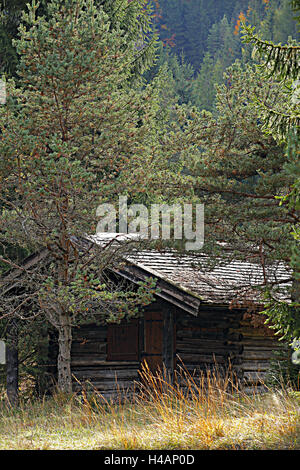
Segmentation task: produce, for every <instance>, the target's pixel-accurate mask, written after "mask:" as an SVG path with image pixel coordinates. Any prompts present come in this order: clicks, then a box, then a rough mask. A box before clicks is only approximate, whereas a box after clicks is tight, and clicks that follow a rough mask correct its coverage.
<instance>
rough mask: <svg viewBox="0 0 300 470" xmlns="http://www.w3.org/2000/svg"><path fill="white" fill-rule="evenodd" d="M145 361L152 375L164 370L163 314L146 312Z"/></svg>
mask: <svg viewBox="0 0 300 470" xmlns="http://www.w3.org/2000/svg"><path fill="white" fill-rule="evenodd" d="M144 360H145V361H146V362H147V364H148V367H149V369H150V371H151V372H152V373H156V372H157V371H159V370H161V371H162V369H163V314H162V313H161V312H145V315H144Z"/></svg>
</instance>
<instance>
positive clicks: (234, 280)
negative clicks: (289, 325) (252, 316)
mask: <svg viewBox="0 0 300 470" xmlns="http://www.w3.org/2000/svg"><path fill="white" fill-rule="evenodd" d="M93 240H94V241H95V242H96V243H97V244H98V243H99V244H101V243H102V241H103V239H102V237H101V236H99V235H98V236H97V237H93ZM123 240H124V239H123ZM208 265H209V263H208V257H207V256H206V255H204V254H203V253H200V254H199V255H198V256H190V255H187V254H185V255H180V254H179V253H176V252H174V251H172V250H168V251H155V250H142V251H136V252H130V254H129V255H128V256H127V264H126V268H124V269H125V270H127V271H128V272H132V273H133V272H134V273H135V274H136V275H139V273H140V275H141V278H142V277H143V276H142V273H144V274H146V275H148V276H151V277H155V278H158V279H163V280H164V281H166V282H169V283H171V284H172V285H175V286H177V287H178V288H179V289H181V290H183V291H184V292H186V293H188V294H190V295H191V296H194V297H196V298H198V299H200V300H201V301H202V302H205V303H217V304H229V303H231V304H234V303H235V302H236V304H237V306H238V305H241V304H242V303H249V302H253V303H256V304H257V303H261V301H262V293H261V288H263V287H264V286H265V285H266V283H267V284H268V285H269V286H272V288H273V291H272V293H273V295H274V297H275V298H277V299H278V300H288V295H289V294H288V291H287V288H288V287H289V286H290V285H291V270H290V269H288V267H287V266H286V265H285V264H284V263H282V262H277V263H274V264H272V266H267V267H264V268H263V267H262V266H261V265H259V264H256V263H250V262H246V261H229V262H228V263H224V261H223V262H222V264H219V265H216V266H215V267H214V268H212V269H211V268H210V269H209V268H208Z"/></svg>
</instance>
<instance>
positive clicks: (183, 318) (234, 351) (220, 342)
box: [176, 307, 281, 390]
mask: <svg viewBox="0 0 300 470" xmlns="http://www.w3.org/2000/svg"><path fill="white" fill-rule="evenodd" d="M243 316H244V313H243V312H241V311H239V310H229V309H221V308H216V307H215V308H214V307H211V308H209V307H203V308H202V309H201V311H200V313H199V316H198V317H197V318H195V317H190V316H189V315H188V316H187V315H186V314H184V313H183V312H180V311H178V312H177V320H176V326H177V329H176V356H177V362H176V364H177V373H179V371H180V368H182V367H184V369H185V370H186V371H187V372H188V373H189V374H191V375H192V376H194V377H195V376H196V377H197V376H199V377H200V376H201V377H203V374H204V375H205V374H206V373H207V372H208V371H211V372H212V371H213V370H214V371H216V370H217V373H218V374H219V375H220V376H222V374H224V373H226V372H228V373H231V375H232V378H233V380H234V381H235V382H236V383H239V386H241V387H242V388H243V389H244V390H250V389H251V388H253V387H256V388H259V387H261V388H263V386H264V381H265V380H266V378H267V376H268V373H269V371H270V361H271V359H272V356H273V352H274V351H276V350H279V349H280V348H281V345H280V343H279V342H278V340H277V338H276V337H274V335H272V334H270V330H268V333H267V334H266V330H264V329H263V328H255V327H253V326H252V325H251V323H250V320H244V319H243Z"/></svg>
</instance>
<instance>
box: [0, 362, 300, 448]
mask: <svg viewBox="0 0 300 470" xmlns="http://www.w3.org/2000/svg"><path fill="white" fill-rule="evenodd" d="M141 379H142V383H143V384H144V385H143V386H142V387H141V390H140V392H139V393H138V394H137V395H136V400H135V402H134V403H132V401H130V400H119V401H117V402H115V403H111V402H108V401H107V400H105V399H104V398H103V397H102V396H101V395H100V394H99V393H97V392H96V391H94V393H90V394H87V393H82V394H81V395H80V396H78V395H75V394H74V395H73V396H71V397H68V398H66V397H64V396H62V395H60V394H56V395H55V396H54V397H52V398H51V399H44V400H34V401H27V402H26V403H23V404H21V405H20V407H19V408H18V409H17V410H12V409H11V408H9V407H7V406H5V405H4V404H3V400H2V405H1V407H0V449H118V450H119V449H127V450H135V449H147V450H151V449H168V450H170V449H174V450H175V449H176V450H177V449H187V450H191V449H193V450H196V449H210V450H212V449H233V450H234V449H289V450H295V449H300V420H299V415H300V413H299V412H300V397H299V395H298V394H297V393H295V392H292V391H291V390H289V389H284V388H281V389H280V390H277V391H271V390H270V391H267V392H266V393H264V394H261V393H256V392H253V394H252V395H247V394H244V393H241V392H238V391H237V389H236V386H235V384H234V381H233V380H232V377H230V375H229V374H228V376H226V377H225V378H224V377H223V378H222V379H221V378H220V377H219V376H218V374H211V375H208V376H207V377H206V378H204V376H203V378H202V379H200V380H197V381H196V379H194V378H193V377H191V376H189V375H188V374H187V373H186V372H185V371H184V370H182V371H181V374H180V377H179V378H178V381H180V382H181V387H179V386H178V385H170V384H169V383H168V380H165V378H164V375H163V374H160V375H157V376H153V375H152V374H151V373H150V372H149V370H147V369H144V370H143V372H142V377H141ZM182 385H185V386H184V387H182Z"/></svg>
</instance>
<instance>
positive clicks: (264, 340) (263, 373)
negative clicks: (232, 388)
mask: <svg viewBox="0 0 300 470" xmlns="http://www.w3.org/2000/svg"><path fill="white" fill-rule="evenodd" d="M239 332H240V333H241V334H242V341H241V342H242V345H243V354H242V372H243V386H244V388H245V389H250V388H251V387H252V388H253V387H255V388H258V389H260V388H261V389H263V388H264V386H265V382H266V380H267V378H268V375H269V373H270V365H271V360H272V359H273V358H274V352H275V351H279V350H281V349H282V348H283V346H282V345H281V343H280V342H279V341H278V339H277V338H276V337H275V336H274V335H273V334H272V332H271V330H270V329H269V330H267V331H265V328H255V327H254V326H252V325H251V323H250V321H249V320H242V321H241V322H240V328H239Z"/></svg>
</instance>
